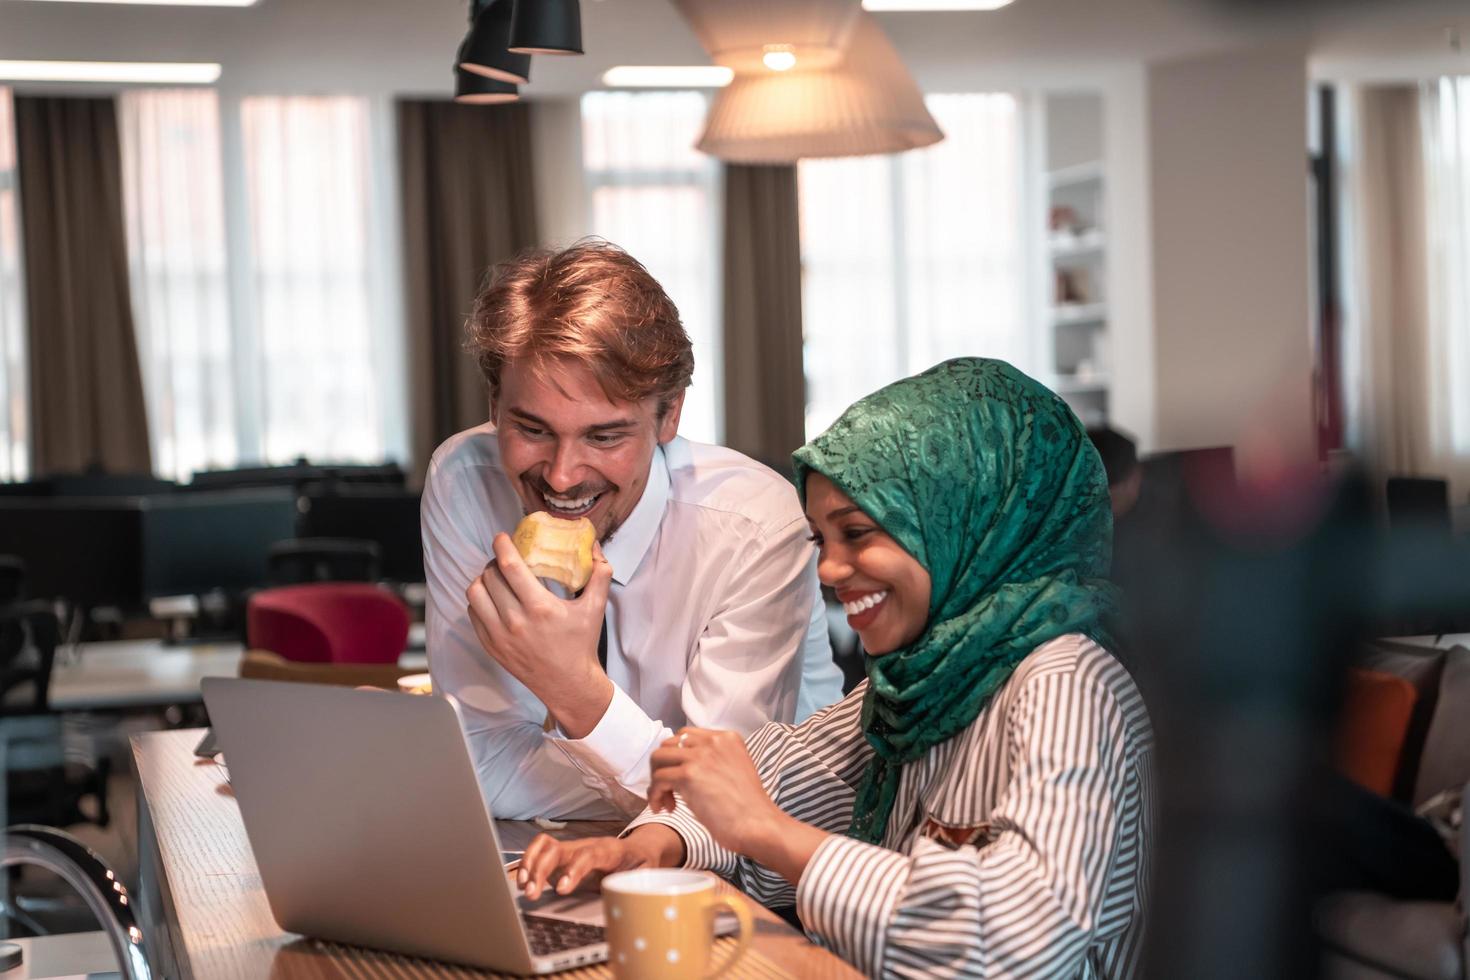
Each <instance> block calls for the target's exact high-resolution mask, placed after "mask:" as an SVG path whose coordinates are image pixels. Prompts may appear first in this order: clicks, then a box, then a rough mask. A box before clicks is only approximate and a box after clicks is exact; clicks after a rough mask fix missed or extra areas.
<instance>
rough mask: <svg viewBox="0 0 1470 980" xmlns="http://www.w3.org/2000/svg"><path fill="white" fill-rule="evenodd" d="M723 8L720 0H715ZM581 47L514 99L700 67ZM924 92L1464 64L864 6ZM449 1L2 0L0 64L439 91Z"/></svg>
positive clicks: (668, 12) (1390, 28)
mask: <svg viewBox="0 0 1470 980" xmlns="http://www.w3.org/2000/svg"><path fill="white" fill-rule="evenodd" d="M730 2H736V0H730ZM582 9H583V35H584V40H585V46H586V48H587V54H586V55H585V56H584V57H580V58H552V57H541V58H537V59H536V60H535V62H534V64H533V67H532V83H531V85H530V86H528V87H527V88H526V89H525V94H526V95H527V96H528V97H531V98H536V97H548V96H556V95H567V94H572V93H577V92H582V91H586V90H587V89H590V88H596V87H598V86H599V77H600V75H601V72H602V71H603V70H604V69H605V68H607V67H609V66H611V65H614V64H699V63H704V62H705V61H706V60H707V59H706V58H705V57H704V55H703V52H702V51H701V50H700V48H699V46H698V44H697V43H696V42H695V40H694V37H693V35H692V34H691V33H690V31H689V30H688V28H687V27H685V26H684V24H683V22H682V21H681V20H680V19H679V17H678V16H677V14H676V13H675V12H674V9H673V8H672V6H671V5H670V4H669V3H668V0H583V3H582ZM878 16H879V17H880V19H881V21H882V23H883V26H884V27H885V28H886V29H887V30H888V32H889V35H890V36H891V37H892V38H893V40H894V43H895V44H896V45H897V47H898V49H899V51H900V52H901V54H902V55H903V56H904V59H905V60H906V61H907V63H908V64H909V66H910V67H911V69H912V70H913V72H914V74H915V76H916V77H917V78H918V80H919V83H920V85H921V86H922V87H924V88H925V89H927V90H930V91H941V90H946V89H948V90H962V89H973V88H984V87H994V86H1006V85H1025V84H1035V85H1043V86H1052V87H1066V86H1071V85H1087V84H1089V83H1090V80H1092V79H1095V78H1096V77H1097V75H1098V73H1100V72H1105V71H1108V70H1110V69H1113V68H1116V67H1117V66H1119V65H1124V64H1136V63H1138V62H1140V61H1157V60H1165V59H1171V58H1180V57H1188V56H1191V55H1197V54H1201V53H1205V52H1211V51H1221V50H1228V49H1230V48H1234V47H1240V46H1246V45H1252V46H1254V45H1261V44H1292V45H1304V46H1305V47H1306V49H1307V50H1308V51H1309V52H1310V54H1311V58H1312V65H1313V70H1314V71H1315V72H1316V73H1317V74H1319V75H1328V76H1343V77H1362V78H1368V77H1413V76H1422V75H1426V74H1432V73H1439V72H1451V71H1462V72H1467V73H1470V53H1466V52H1457V51H1454V50H1452V49H1451V47H1450V45H1449V43H1448V42H1447V40H1446V28H1452V29H1455V30H1458V31H1460V32H1461V33H1463V34H1464V35H1465V37H1466V46H1467V52H1470V5H1467V4H1465V3H1464V2H1463V0H1341V2H1328V0H1320V2H1316V3H1292V2H1285V0H1274V2H1273V0H1236V2H1228V0H1017V2H1016V3H1014V4H1013V5H1012V6H1009V7H1006V8H1003V9H1001V10H997V11H991V12H973V13H911V14H894V13H889V14H880V15H878ZM465 22H466V4H465V2H463V0H260V2H259V3H258V4H257V5H256V6H254V7H245V8H178V7H156V6H125V5H112V4H95V5H94V4H84V3H81V4H78V3H38V2H31V0H0V58H6V59H66V60H73V59H80V60H109V61H133V60H136V61H152V60H165V61H218V62H220V63H221V64H222V65H223V66H224V73H223V75H222V77H221V80H220V87H221V88H222V89H225V90H233V91H240V92H251V91H259V92H265V91H270V92H348V91H351V92H395V93H412V94H426V95H427V94H446V93H447V92H448V91H449V87H450V76H449V62H450V58H451V57H452V52H453V50H454V48H455V45H456V44H457V43H458V41H459V38H460V36H461V35H462V34H463V32H464V29H465Z"/></svg>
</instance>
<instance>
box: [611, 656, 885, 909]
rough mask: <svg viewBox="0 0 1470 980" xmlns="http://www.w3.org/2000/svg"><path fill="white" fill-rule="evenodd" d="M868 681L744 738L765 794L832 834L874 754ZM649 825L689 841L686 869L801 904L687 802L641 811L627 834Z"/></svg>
mask: <svg viewBox="0 0 1470 980" xmlns="http://www.w3.org/2000/svg"><path fill="white" fill-rule="evenodd" d="M866 689H867V684H866V682H864V683H863V684H861V685H859V686H858V688H857V689H856V690H854V691H853V692H852V693H851V694H849V695H848V696H847V697H845V698H843V699H842V700H841V701H839V702H837V703H836V704H834V705H832V706H830V707H828V708H825V709H824V710H822V711H819V712H817V713H816V714H814V715H812V716H811V717H810V718H808V719H807V720H806V721H804V722H802V723H801V724H800V725H796V726H792V725H781V724H775V723H772V724H768V725H766V726H764V727H762V728H760V729H758V730H757V731H755V732H753V733H751V735H750V737H749V738H747V739H746V740H745V745H746V748H747V749H748V750H749V751H750V757H751V760H752V761H753V762H754V763H755V768H756V772H758V773H759V774H760V777H761V783H762V785H764V786H765V788H766V792H767V793H768V794H769V795H770V797H771V799H772V800H774V801H775V802H776V805H777V806H779V807H780V808H781V809H782V810H784V811H785V812H786V813H788V814H790V815H791V816H793V817H795V818H796V819H798V820H800V821H802V822H803V823H808V824H811V825H812V826H814V827H818V828H821V829H822V830H826V831H829V832H832V833H841V832H843V831H845V830H846V829H847V826H848V823H849V822H850V821H851V819H852V806H853V798H854V795H855V788H856V786H857V783H858V780H859V779H860V778H861V777H862V774H863V768H864V767H865V766H866V765H867V763H868V760H869V759H870V758H871V757H872V754H873V750H872V748H871V747H870V746H869V745H868V743H867V741H866V740H865V739H864V738H863V731H862V724H861V720H862V707H863V693H864V691H866ZM646 823H661V824H665V825H666V826H669V827H672V828H673V829H674V830H675V831H676V832H677V833H678V834H679V836H680V837H681V838H683V840H684V866H685V867H686V868H705V869H708V870H710V871H714V872H715V873H717V874H719V875H722V876H724V877H726V878H730V879H732V880H733V881H735V882H736V884H738V885H739V886H740V887H741V888H742V889H743V890H744V891H746V892H748V893H749V894H750V895H751V896H752V897H753V898H755V899H756V900H757V901H759V902H761V903H762V904H764V905H770V906H781V905H791V904H792V903H793V902H794V901H795V896H794V891H793V888H792V886H791V884H790V883H789V882H788V881H786V879H785V878H783V877H781V876H780V875H778V874H776V873H775V872H772V871H770V870H768V869H766V868H763V867H761V866H760V865H758V864H756V863H755V862H754V861H751V860H750V859H749V858H746V857H742V856H740V855H737V854H735V853H734V852H732V851H728V850H726V849H725V848H723V847H721V846H720V845H719V844H717V843H715V840H714V838H713V837H711V836H710V834H709V831H707V830H706V829H705V828H704V826H703V825H702V824H701V823H700V822H699V821H698V820H697V819H696V818H695V816H694V814H693V813H691V812H690V811H689V809H688V807H686V806H685V805H684V803H683V802H682V801H680V802H679V803H678V806H677V807H676V808H675V810H674V812H673V813H654V812H652V811H651V810H644V811H643V813H642V814H641V815H640V816H639V817H638V818H637V819H635V820H634V821H633V822H632V823H631V824H629V825H628V829H627V830H626V831H624V833H625V834H626V833H629V832H631V831H632V830H633V829H635V828H636V827H639V826H641V825H642V824H646Z"/></svg>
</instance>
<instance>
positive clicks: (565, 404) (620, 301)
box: [422, 242, 841, 818]
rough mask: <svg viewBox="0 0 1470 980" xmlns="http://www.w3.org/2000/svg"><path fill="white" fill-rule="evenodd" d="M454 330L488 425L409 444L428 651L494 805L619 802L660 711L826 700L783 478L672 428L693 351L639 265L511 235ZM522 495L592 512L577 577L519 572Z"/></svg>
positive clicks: (535, 807) (670, 721)
mask: <svg viewBox="0 0 1470 980" xmlns="http://www.w3.org/2000/svg"><path fill="white" fill-rule="evenodd" d="M469 328H470V337H471V339H470V344H469V346H470V348H471V349H472V350H473V351H474V352H475V353H476V354H477V355H478V358H479V363H480V369H481V372H482V373H483V374H484V376H485V380H486V382H487V383H488V384H489V388H490V406H491V422H489V423H487V424H485V425H481V426H478V427H476V428H474V429H470V430H467V431H465V432H461V433H459V434H458V435H456V436H454V437H452V438H450V439H449V440H448V441H446V442H445V443H444V444H443V445H442V446H440V447H439V449H438V451H436V452H435V453H434V457H433V459H432V461H431V462H430V464H429V473H428V478H427V482H426V484H425V487H424V497H423V510H422V516H423V534H424V564H425V568H426V570H427V573H428V586H429V603H428V644H429V666H430V670H431V672H432V673H433V676H434V686H435V690H436V691H437V692H440V693H444V694H450V695H453V696H454V697H455V699H456V700H457V701H459V703H460V707H461V714H462V720H463V724H464V726H465V732H466V736H467V739H468V741H469V745H470V749H471V754H472V756H473V758H474V762H475V767H476V771H477V772H478V774H479V777H480V783H481V786H482V787H483V789H484V791H485V796H486V799H487V801H488V802H489V804H490V806H491V808H492V809H493V810H494V811H495V814H496V816H498V817H507V818H532V817H538V816H545V817H564V818H573V817H576V818H593V817H612V816H620V815H627V814H632V813H635V812H637V811H638V810H639V809H641V808H642V807H643V804H644V799H643V797H644V795H645V793H646V791H647V784H648V778H649V766H648V757H649V755H650V754H651V753H652V752H653V751H654V749H655V748H657V747H658V745H659V744H660V743H661V742H662V741H663V740H664V739H665V738H667V737H668V736H669V732H670V731H671V730H672V729H675V728H679V727H681V726H683V725H699V726H707V727H721V728H730V729H734V730H736V731H740V732H750V731H752V730H754V729H756V728H758V727H760V726H761V725H762V724H764V723H765V722H767V721H771V720H776V721H792V720H796V719H799V718H804V717H805V716H807V715H809V714H811V713H812V712H813V711H815V710H816V709H817V708H820V707H823V706H825V705H827V704H828V703H830V702H832V701H835V700H836V699H837V698H838V697H839V696H840V694H841V675H840V674H839V672H838V671H837V668H836V666H835V665H834V664H833V662H832V651H831V647H830V646H829V643H828V639H827V632H826V618H825V614H824V608H823V605H822V600H821V596H820V594H819V591H818V585H817V576H816V556H815V553H814V551H813V549H812V547H811V545H810V544H809V543H808V542H807V540H806V538H807V534H808V532H807V526H806V520H805V518H804V517H803V515H802V511H801V508H800V505H799V504H798V502H797V498H796V494H795V492H794V491H793V489H792V487H791V486H790V485H789V484H788V483H786V482H785V481H784V480H782V479H781V478H780V477H779V476H777V475H776V474H775V473H773V472H771V471H770V470H768V469H766V468H765V467H763V466H760V465H759V464H757V463H755V462H753V461H751V460H749V459H747V458H746V457H744V456H741V455H740V454H739V453H735V452H733V451H730V450H727V449H721V448H718V447H714V446H705V445H700V444H696V443H691V442H688V441H686V440H684V439H681V438H678V437H677V432H678V428H679V414H680V411H681V409H682V407H683V403H684V390H685V388H687V387H688V385H689V382H690V378H691V376H692V374H693V370H694V355H693V351H692V348H691V347H690V343H689V338H688V336H687V335H686V334H685V332H684V328H683V326H682V325H681V324H680V322H679V315H678V311H677V310H676V309H675V308H674V305H673V303H672V302H671V301H670V300H669V298H668V297H667V296H666V295H665V294H664V292H663V290H662V289H661V288H660V287H659V285H658V283H657V282H655V281H654V279H653V278H652V277H651V276H650V275H649V274H648V272H647V270H645V269H644V268H643V266H642V265H640V264H639V263H638V262H637V261H636V260H634V259H633V258H631V257H630V256H629V255H627V253H625V252H623V251H622V250H620V249H618V248H616V247H614V246H611V245H608V244H606V243H596V242H594V243H581V244H578V245H576V246H573V247H572V248H569V249H567V250H565V251H561V252H552V251H543V252H537V253H533V254H528V255H524V256H522V257H520V258H518V259H516V260H515V261H513V262H510V263H508V264H507V265H505V266H502V267H501V268H500V269H498V270H497V271H496V273H495V275H494V277H493V279H492V280H491V281H490V282H489V283H488V285H487V286H486V287H485V289H484V290H482V292H481V294H480V296H479V297H478V298H477V299H476V301H475V307H474V311H473V313H472V314H471V316H470V323H469ZM542 510H544V511H546V512H548V513H550V514H552V515H554V516H557V517H564V518H576V517H586V518H588V519H589V520H591V521H592V523H593V525H594V526H595V527H596V529H597V534H598V538H599V540H600V542H601V551H600V552H599V554H598V563H597V565H596V568H595V570H594V572H593V576H592V580H591V581H590V582H589V583H588V585H587V587H586V588H585V589H584V590H583V591H582V594H581V595H580V596H578V597H575V598H569V597H562V596H559V595H556V594H553V593H552V592H551V591H549V590H548V589H547V588H546V587H545V586H543V585H542V584H541V583H540V582H539V581H538V580H536V579H535V578H534V577H533V576H532V575H531V574H530V572H529V570H528V569H527V568H526V565H525V563H524V562H523V561H521V559H520V556H519V555H518V554H517V552H516V550H515V547H514V546H513V545H512V544H511V543H510V539H509V538H508V537H507V534H508V533H509V532H510V531H511V530H513V529H514V527H515V525H516V523H517V522H518V521H519V520H520V518H521V517H522V516H523V515H524V514H526V513H530V512H534V511H542ZM604 625H605V632H604ZM604 663H605V666H603V664H604Z"/></svg>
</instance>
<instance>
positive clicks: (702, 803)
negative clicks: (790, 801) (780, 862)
mask: <svg viewBox="0 0 1470 980" xmlns="http://www.w3.org/2000/svg"><path fill="white" fill-rule="evenodd" d="M650 762H651V764H652V769H653V776H652V779H651V781H650V782H649V786H648V805H649V807H650V808H651V809H653V810H654V811H655V812H666V811H669V810H672V809H673V808H674V793H676V792H677V793H678V794H679V797H680V798H681V799H682V800H683V801H684V803H685V805H687V806H688V807H689V809H690V810H691V811H693V813H694V816H695V817H696V818H697V819H698V820H699V822H700V823H702V824H703V825H704V826H705V829H706V830H708V831H709V832H710V834H711V835H712V836H713V837H714V839H715V841H716V843H718V844H719V845H720V846H721V847H724V848H726V849H728V850H731V851H735V852H737V853H740V854H746V855H750V854H751V853H752V851H753V850H755V849H757V848H758V847H759V846H760V843H761V842H763V841H765V840H766V839H767V838H768V837H769V836H770V834H771V833H773V832H774V831H775V830H776V828H778V827H779V826H780V825H781V823H782V822H783V821H785V820H787V819H788V818H787V817H786V816H785V814H783V813H782V812H781V810H780V808H779V807H777V806H776V804H775V803H774V802H772V801H771V798H770V796H768V795H767V794H766V788H765V786H763V785H761V778H760V775H759V774H757V773H756V771H755V763H753V762H751V761H750V752H749V751H747V750H746V748H745V739H743V738H741V737H740V736H739V735H737V734H735V733H734V732H717V731H711V730H709V729H705V728H681V729H679V731H678V733H677V734H676V735H674V737H673V738H670V739H667V740H666V741H665V742H664V743H663V745H662V746H660V747H659V748H658V749H657V750H655V751H654V753H653V755H652V756H651V758H650Z"/></svg>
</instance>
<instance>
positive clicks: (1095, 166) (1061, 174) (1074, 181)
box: [1046, 160, 1103, 190]
mask: <svg viewBox="0 0 1470 980" xmlns="http://www.w3.org/2000/svg"><path fill="white" fill-rule="evenodd" d="M1102 179H1103V165H1102V161H1101V160H1093V161H1091V162H1088V163H1079V164H1076V165H1075V166H1071V167H1062V168H1060V169H1058V170H1052V171H1049V172H1048V173H1047V175H1046V182H1047V184H1049V185H1050V186H1051V189H1052V190H1056V189H1057V188H1059V187H1078V186H1081V185H1083V184H1092V183H1099V182H1101V181H1102Z"/></svg>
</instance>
